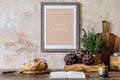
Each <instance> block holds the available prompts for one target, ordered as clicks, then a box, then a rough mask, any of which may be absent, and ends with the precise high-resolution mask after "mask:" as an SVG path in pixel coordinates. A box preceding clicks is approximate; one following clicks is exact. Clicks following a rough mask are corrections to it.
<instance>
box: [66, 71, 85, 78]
mask: <svg viewBox="0 0 120 80" xmlns="http://www.w3.org/2000/svg"><path fill="white" fill-rule="evenodd" d="M67 76H68V78H86V75H85V73H84V72H77V71H68V72H67Z"/></svg>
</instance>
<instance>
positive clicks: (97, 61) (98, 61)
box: [92, 53, 102, 64]
mask: <svg viewBox="0 0 120 80" xmlns="http://www.w3.org/2000/svg"><path fill="white" fill-rule="evenodd" d="M92 56H93V58H94V64H101V62H102V60H101V58H102V55H101V53H99V54H98V53H97V54H93V55H92Z"/></svg>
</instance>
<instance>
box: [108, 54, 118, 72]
mask: <svg viewBox="0 0 120 80" xmlns="http://www.w3.org/2000/svg"><path fill="white" fill-rule="evenodd" d="M110 69H111V70H120V56H110Z"/></svg>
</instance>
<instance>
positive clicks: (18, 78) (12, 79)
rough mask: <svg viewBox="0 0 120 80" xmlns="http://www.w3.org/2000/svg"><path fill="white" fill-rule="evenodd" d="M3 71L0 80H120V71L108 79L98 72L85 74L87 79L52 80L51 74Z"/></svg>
mask: <svg viewBox="0 0 120 80" xmlns="http://www.w3.org/2000/svg"><path fill="white" fill-rule="evenodd" d="M3 71H6V70H0V73H1V74H0V80H120V71H119V72H118V71H111V72H109V76H108V77H107V78H101V77H99V76H98V73H97V72H90V73H85V74H86V76H87V78H86V79H51V78H50V74H49V73H47V74H39V75H27V74H20V71H19V70H18V71H17V72H16V73H10V74H2V72H3Z"/></svg>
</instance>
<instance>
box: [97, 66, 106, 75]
mask: <svg viewBox="0 0 120 80" xmlns="http://www.w3.org/2000/svg"><path fill="white" fill-rule="evenodd" d="M98 75H99V76H100V77H108V67H107V66H101V67H99V69H98Z"/></svg>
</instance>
